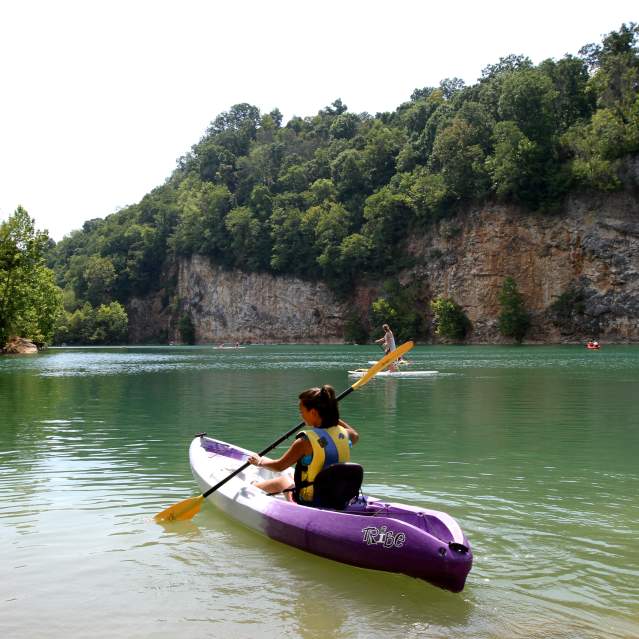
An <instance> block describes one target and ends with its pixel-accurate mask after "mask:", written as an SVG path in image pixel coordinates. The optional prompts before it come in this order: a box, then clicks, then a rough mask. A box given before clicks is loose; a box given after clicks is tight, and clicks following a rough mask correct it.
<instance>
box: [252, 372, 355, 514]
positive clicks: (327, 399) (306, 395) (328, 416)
mask: <svg viewBox="0 0 639 639" xmlns="http://www.w3.org/2000/svg"><path fill="white" fill-rule="evenodd" d="M299 400H300V403H299V410H300V415H301V416H302V419H303V420H304V423H305V424H306V425H307V426H310V427H311V428H309V429H307V430H303V431H301V432H300V433H298V434H297V436H296V438H295V441H294V442H293V444H291V447H290V448H289V449H288V450H287V451H286V452H285V453H284V454H283V455H282V456H281V457H280V458H279V459H269V458H268V457H259V456H258V455H251V456H250V457H249V458H248V461H249V463H251V464H253V465H254V466H262V467H263V468H268V469H269V470H274V471H277V472H281V471H283V470H286V469H287V468H290V467H291V466H295V475H294V477H291V476H290V474H289V475H283V476H281V477H275V478H274V479H267V480H265V481H261V482H257V483H255V484H254V485H255V486H256V487H257V488H260V489H262V490H263V491H265V492H267V493H279V492H282V491H287V492H286V494H287V496H288V497H289V499H291V500H293V501H296V502H297V503H298V504H303V505H307V506H312V505H313V481H314V479H315V477H317V474H318V473H319V472H320V471H321V470H322V469H323V468H326V467H327V466H330V465H331V464H336V463H343V462H348V461H349V460H350V457H351V451H350V449H351V446H352V445H353V444H356V443H357V440H358V439H359V435H358V433H357V431H356V430H355V429H354V428H352V427H351V426H349V425H348V424H347V423H346V422H345V421H344V420H342V419H340V417H339V408H338V406H337V400H336V398H335V390H334V389H333V387H332V386H329V385H328V384H325V385H324V386H322V388H309V389H308V390H305V391H304V392H303V393H301V394H300V395H299Z"/></svg>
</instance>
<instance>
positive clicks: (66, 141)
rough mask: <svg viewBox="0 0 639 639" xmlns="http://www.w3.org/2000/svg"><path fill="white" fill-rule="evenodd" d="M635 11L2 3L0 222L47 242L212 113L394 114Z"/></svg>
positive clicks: (167, 159)
mask: <svg viewBox="0 0 639 639" xmlns="http://www.w3.org/2000/svg"><path fill="white" fill-rule="evenodd" d="M638 7H639V5H638V4H637V2H636V0H633V1H629V0H607V1H604V2H602V1H601V0H595V1H593V0H581V1H577V0H564V1H562V0H553V1H550V0H536V1H535V2H527V3H523V2H517V1H516V0H510V1H503V2H502V1H497V0H483V1H481V2H480V1H478V0H456V1H454V2H452V1H448V2H441V1H438V2H428V1H426V0H421V1H419V0H386V1H380V0H270V1H269V0H232V1H228V2H221V1H220V0H218V1H215V0H208V1H197V0H179V1H178V0H175V1H170V0H125V1H122V0H109V1H108V2H107V1H102V2H99V1H98V0H78V1H74V0H41V1H37V0H0V100H1V102H0V220H4V219H6V218H7V217H8V216H9V215H11V214H12V213H13V211H14V210H15V209H16V207H17V206H18V205H19V204H21V205H22V206H24V207H25V208H26V209H27V211H28V212H29V213H30V215H31V217H33V218H35V221H36V227H37V228H39V229H45V228H46V229H48V230H49V234H50V235H51V237H52V238H53V239H55V240H56V241H58V240H60V239H62V237H63V235H65V234H67V233H69V232H70V231H71V230H73V229H77V228H80V227H81V226H82V223H83V222H84V221H85V220H88V219H92V218H95V217H105V216H106V215H108V214H110V213H113V212H114V211H116V210H117V209H118V208H120V207H122V206H126V205H128V204H133V203H135V202H138V201H139V200H140V199H141V198H142V197H143V196H144V194H145V193H147V192H149V191H150V190H151V189H152V188H154V187H155V186H158V185H160V184H162V183H163V182H164V180H165V179H166V178H167V177H168V176H169V175H170V174H171V172H172V171H173V169H174V168H175V163H176V160H177V158H178V157H180V156H181V155H183V154H185V153H186V152H188V151H189V149H190V148H191V146H192V145H193V144H195V143H196V142H197V141H198V140H199V139H200V138H201V137H202V135H203V134H204V133H205V131H206V128H207V126H208V124H209V123H210V122H211V120H213V119H214V118H215V116H216V115H217V114H218V113H220V112H221V111H226V110H228V108H229V107H230V106H232V105H233V104H236V103H239V102H249V103H251V104H254V105H255V106H257V107H258V108H259V109H260V110H261V111H262V112H268V111H270V110H272V109H273V108H275V107H277V108H279V109H280V111H282V113H283V114H284V118H285V120H288V119H289V118H290V117H291V116H293V115H300V116H309V115H314V114H315V113H317V111H318V110H319V109H321V108H323V107H325V106H326V105H328V104H330V103H331V102H333V100H335V99H336V98H338V97H340V98H342V100H343V101H344V102H345V104H347V105H348V107H349V109H350V110H351V111H354V112H361V111H368V112H369V113H371V114H375V113H376V112H378V111H390V110H394V109H395V108H396V107H397V106H399V104H401V103H402V102H404V101H406V100H408V99H409V97H410V94H411V93H412V91H413V89H415V88H417V87H424V86H436V85H438V84H439V81H440V80H442V79H443V78H447V77H454V76H456V77H460V78H462V79H463V80H464V81H465V82H466V83H467V84H473V83H475V82H476V80H477V79H478V77H479V76H480V75H481V70H482V69H483V68H484V67H485V66H487V65H489V64H493V63H495V62H497V61H498V60H499V58H500V57H503V56H506V55H508V54H510V53H515V54H523V55H527V56H528V57H530V58H531V59H532V61H533V62H534V63H535V64H537V63H539V62H540V61H541V60H543V59H545V58H555V59H559V58H561V57H563V55H564V54H566V53H572V54H576V53H577V52H578V50H579V48H580V47H581V46H583V45H584V44H586V43H588V42H600V40H601V36H602V35H603V34H606V33H609V32H610V31H612V30H617V29H618V28H619V27H620V26H621V24H622V23H623V22H630V21H635V22H636V21H638V19H639V15H637V14H638V13H639V12H638V11H637V8H638Z"/></svg>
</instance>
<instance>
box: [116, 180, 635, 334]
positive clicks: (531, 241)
mask: <svg viewBox="0 0 639 639" xmlns="http://www.w3.org/2000/svg"><path fill="white" fill-rule="evenodd" d="M408 250H409V251H410V252H411V253H412V254H413V255H414V257H415V263H416V266H415V267H413V268H412V269H411V270H409V271H406V272H404V273H402V274H401V276H400V281H401V282H402V283H408V282H414V283H416V284H417V285H418V286H419V287H420V288H421V289H422V291H423V293H424V294H425V295H426V297H431V298H432V297H435V296H438V295H445V296H446V297H451V298H452V299H454V300H455V301H456V302H457V303H458V304H460V305H461V306H462V307H463V308H464V310H465V311H466V313H467V315H468V317H469V318H470V320H471V322H472V323H473V330H472V333H471V334H470V335H469V336H468V340H467V341H468V342H471V343H473V342H474V343H483V342H484V343H485V342H502V341H507V340H504V339H503V338H501V336H500V335H499V332H498V329H497V317H498V315H499V312H500V306H499V301H498V296H499V292H500V290H501V286H502V284H503V281H504V278H506V277H507V276H510V277H512V278H514V280H515V281H516V283H517V286H518V288H519V291H520V292H521V293H522V294H523V296H524V300H525V305H526V308H527V310H528V311H529V312H530V313H531V316H532V326H531V330H530V332H529V334H528V336H527V338H526V340H525V341H529V342H562V341H565V342H571V341H572V342H575V341H576V342H579V341H583V340H584V339H587V338H588V337H591V336H595V337H598V338H599V339H600V340H604V341H615V342H628V341H639V202H638V199H637V197H636V195H635V194H633V193H631V192H624V193H619V194H614V195H610V196H605V197H603V196H602V197H601V198H600V199H598V200H594V199H592V198H590V199H588V200H585V199H584V200H577V199H576V200H574V201H571V202H569V203H568V204H567V206H566V209H565V210H564V211H562V212H561V214H560V215H559V214H557V215H541V214H528V213H522V212H519V211H516V210H514V209H513V208H510V207H509V208H507V207H501V206H487V207H484V208H481V209H476V210H473V211H471V212H467V213H465V214H464V215H460V216H459V217H458V218H456V219H447V220H445V221H442V222H441V223H440V224H438V225H436V226H434V227H433V228H432V230H431V231H430V232H429V233H427V234H425V235H424V236H422V237H413V238H411V240H410V242H409V245H408ZM176 293H177V299H178V301H179V302H178V304H177V305H176V304H174V305H173V306H170V305H169V304H168V301H167V300H168V296H167V295H166V293H164V294H162V293H160V294H157V295H155V296H153V297H149V298H146V299H143V300H133V301H132V302H131V304H130V305H129V321H130V339H131V341H134V342H139V341H153V340H158V339H160V340H162V339H163V341H166V340H167V339H168V340H174V341H179V334H178V331H177V318H178V317H179V315H180V314H181V313H184V312H188V313H189V314H190V315H191V317H192V319H193V321H194V324H195V327H196V339H197V341H198V342H203V343H207V342H213V343H215V342H217V343H219V342H224V341H227V342H228V341H252V342H339V341H342V340H343V335H344V324H345V318H346V316H347V314H348V313H349V312H351V311H353V310H355V311H359V312H360V313H362V314H363V313H365V312H366V311H367V310H368V306H369V305H370V302H371V301H372V300H373V299H375V297H376V296H377V293H378V292H377V291H376V290H375V289H374V288H371V287H361V288H360V289H358V290H356V291H353V296H352V298H351V301H350V303H348V304H339V303H338V302H337V301H336V300H335V298H334V297H333V296H332V294H331V293H330V291H329V290H328V289H327V288H326V287H325V286H324V285H322V284H318V283H310V282H304V281H301V280H298V279H294V278H286V277H279V278H276V277H273V276H271V275H266V274H255V273H242V272H239V271H224V270H222V269H220V268H218V267H215V266H211V265H210V264H209V263H208V260H206V259H205V258H202V257H199V256H195V257H193V258H191V259H189V260H184V261H181V262H180V263H179V264H178V265H177V291H176ZM561 296H563V298H564V299H568V301H569V303H567V304H565V305H564V306H563V310H562V311H561V312H558V311H557V308H556V305H555V307H554V308H553V307H552V306H551V305H552V304H553V302H555V301H557V300H558V299H560V297H561Z"/></svg>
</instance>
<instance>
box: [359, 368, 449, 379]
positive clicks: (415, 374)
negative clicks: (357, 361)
mask: <svg viewBox="0 0 639 639" xmlns="http://www.w3.org/2000/svg"><path fill="white" fill-rule="evenodd" d="M366 373H368V369H361V370H355V371H348V374H349V376H350V377H363V376H364V375H365V374H366ZM437 373H439V371H381V372H380V373H377V375H375V377H432V376H433V375H437Z"/></svg>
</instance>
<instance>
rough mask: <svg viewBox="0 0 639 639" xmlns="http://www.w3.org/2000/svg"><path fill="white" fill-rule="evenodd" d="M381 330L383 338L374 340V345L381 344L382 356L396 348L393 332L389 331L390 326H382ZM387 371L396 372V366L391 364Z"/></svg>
mask: <svg viewBox="0 0 639 639" xmlns="http://www.w3.org/2000/svg"><path fill="white" fill-rule="evenodd" d="M382 328H383V329H384V336H383V337H380V338H379V339H376V340H375V343H376V344H381V345H382V346H383V348H384V355H388V354H389V353H392V352H393V351H394V350H395V349H396V348H397V346H395V336H394V335H393V331H391V329H390V326H389V325H388V324H382ZM388 370H389V371H391V372H395V371H396V370H397V366H396V365H395V362H393V363H392V364H391V365H390V366H389V367H388Z"/></svg>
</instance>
